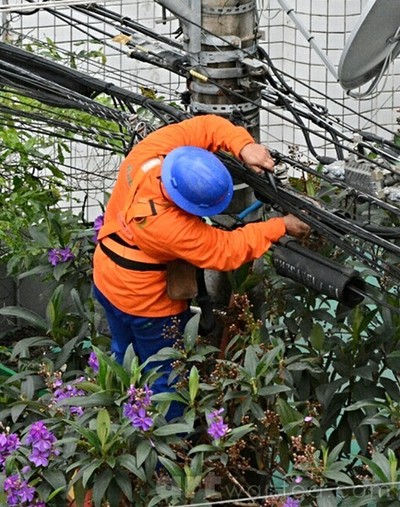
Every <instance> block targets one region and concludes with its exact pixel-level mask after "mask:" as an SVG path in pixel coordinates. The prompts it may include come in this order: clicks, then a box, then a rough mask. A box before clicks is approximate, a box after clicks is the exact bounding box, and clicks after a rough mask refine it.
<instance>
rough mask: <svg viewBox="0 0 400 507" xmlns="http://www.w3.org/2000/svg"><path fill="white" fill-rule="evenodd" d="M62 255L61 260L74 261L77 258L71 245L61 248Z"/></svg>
mask: <svg viewBox="0 0 400 507" xmlns="http://www.w3.org/2000/svg"><path fill="white" fill-rule="evenodd" d="M60 257H61V262H67V261H73V260H74V259H75V255H74V254H73V253H72V250H71V249H70V247H69V246H67V247H65V248H61V249H60Z"/></svg>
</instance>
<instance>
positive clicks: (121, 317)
mask: <svg viewBox="0 0 400 507" xmlns="http://www.w3.org/2000/svg"><path fill="white" fill-rule="evenodd" d="M93 293H94V295H95V297H96V299H97V300H98V301H99V303H100V304H101V305H102V306H103V308H104V310H105V313H106V318H107V321H108V325H109V327H110V331H111V352H112V353H113V354H114V355H115V358H116V360H117V361H118V362H119V363H122V362H123V359H124V354H125V351H126V349H127V348H128V346H129V345H130V344H132V346H133V350H134V351H135V353H136V355H137V356H138V358H139V361H140V362H141V363H144V362H145V361H146V360H147V359H148V358H149V357H150V356H152V355H153V354H156V353H157V352H158V351H159V350H161V349H162V348H164V347H172V346H173V345H174V343H175V339H174V338H173V337H171V329H173V328H175V327H176V322H179V323H178V332H179V334H180V335H181V334H182V333H183V331H184V329H185V326H186V323H187V321H188V320H189V319H190V316H191V315H190V310H186V311H185V312H182V313H180V314H178V315H171V316H168V317H138V316H135V315H130V314H129V313H125V312H123V311H121V310H119V309H118V308H116V307H115V306H114V305H113V304H112V303H111V302H110V301H109V300H108V299H107V298H106V297H105V296H104V295H103V294H102V293H101V292H100V291H99V290H98V289H97V287H95V286H94V287H93ZM166 336H168V338H167V337H166ZM156 366H160V368H159V369H158V373H161V376H160V377H159V378H158V379H156V380H155V382H154V383H153V385H152V386H151V389H152V391H153V393H154V394H156V393H162V392H173V391H174V390H175V389H174V386H173V385H170V384H169V381H168V379H169V376H170V374H171V372H172V365H171V362H170V361H157V362H155V361H153V362H150V363H148V364H147V365H146V366H145V368H144V371H148V370H150V369H152V368H155V367H156ZM183 408H184V407H183V406H182V404H180V403H177V402H172V403H171V406H170V409H169V411H168V413H167V419H168V420H171V419H173V418H175V417H178V416H180V415H182V412H183Z"/></svg>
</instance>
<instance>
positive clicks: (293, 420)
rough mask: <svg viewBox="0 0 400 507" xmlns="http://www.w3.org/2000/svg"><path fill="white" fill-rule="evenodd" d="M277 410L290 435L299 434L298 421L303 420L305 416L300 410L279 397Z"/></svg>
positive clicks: (284, 427) (285, 429)
mask: <svg viewBox="0 0 400 507" xmlns="http://www.w3.org/2000/svg"><path fill="white" fill-rule="evenodd" d="M276 410H277V412H278V414H279V417H280V418H281V422H282V425H283V429H284V431H285V432H286V433H287V435H288V436H289V437H293V436H295V435H297V434H298V430H297V423H299V422H300V421H302V419H303V416H302V414H301V413H300V412H298V411H297V410H295V409H294V408H293V407H291V406H290V405H289V404H288V403H287V402H286V401H285V400H284V399H282V398H278V399H277V402H276Z"/></svg>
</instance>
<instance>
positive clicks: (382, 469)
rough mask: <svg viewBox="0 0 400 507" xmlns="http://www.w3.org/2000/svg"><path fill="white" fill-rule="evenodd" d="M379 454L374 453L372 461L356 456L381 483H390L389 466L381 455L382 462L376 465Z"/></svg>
mask: <svg viewBox="0 0 400 507" xmlns="http://www.w3.org/2000/svg"><path fill="white" fill-rule="evenodd" d="M378 454H379V453H377V452H376V453H374V455H373V458H374V459H373V460H371V459H369V458H366V457H365V456H358V457H359V458H360V459H361V461H363V463H365V464H366V465H367V466H368V468H369V469H370V470H371V472H372V473H373V474H374V475H375V476H376V477H377V478H378V479H379V480H380V481H382V482H390V466H389V462H388V460H387V459H386V458H385V457H384V456H383V455H382V458H383V461H382V460H380V461H381V463H377V457H378Z"/></svg>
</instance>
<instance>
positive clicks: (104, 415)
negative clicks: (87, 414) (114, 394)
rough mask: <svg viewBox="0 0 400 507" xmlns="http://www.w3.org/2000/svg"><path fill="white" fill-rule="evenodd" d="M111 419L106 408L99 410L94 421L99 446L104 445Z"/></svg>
mask: <svg viewBox="0 0 400 507" xmlns="http://www.w3.org/2000/svg"><path fill="white" fill-rule="evenodd" d="M110 429H111V419H110V414H109V413H108V410H107V409H106V408H102V409H100V410H99V412H98V414H97V421H96V431H97V435H98V437H99V440H100V442H101V446H102V447H104V446H105V444H106V442H107V440H108V437H109V435H110Z"/></svg>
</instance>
